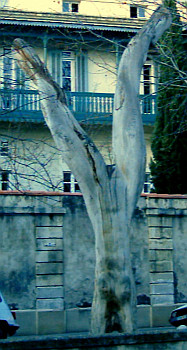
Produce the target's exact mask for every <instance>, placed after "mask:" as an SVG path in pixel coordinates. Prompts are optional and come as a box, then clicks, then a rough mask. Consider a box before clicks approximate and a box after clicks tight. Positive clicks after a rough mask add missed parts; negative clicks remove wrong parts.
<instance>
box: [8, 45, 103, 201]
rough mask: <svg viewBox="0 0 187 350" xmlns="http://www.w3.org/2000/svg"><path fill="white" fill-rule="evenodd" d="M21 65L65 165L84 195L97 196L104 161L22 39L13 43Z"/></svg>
mask: <svg viewBox="0 0 187 350" xmlns="http://www.w3.org/2000/svg"><path fill="white" fill-rule="evenodd" d="M13 48H14V50H15V55H16V59H17V61H18V64H19V65H20V67H21V68H22V69H23V70H24V71H25V73H26V74H27V75H28V76H30V78H31V79H32V80H33V82H34V83H35V85H36V87H37V89H38V90H39V94H40V96H41V106H42V112H43V115H44V118H45V121H46V123H47V125H48V127H49V129H50V130H51V133H52V136H53V138H54V140H55V142H56V144H57V147H58V148H59V149H60V151H61V152H62V156H63V159H64V161H65V162H66V164H67V165H68V166H69V168H70V169H71V171H72V172H73V174H74V175H75V177H76V179H77V181H78V183H79V186H80V188H81V191H82V192H83V194H84V196H86V197H85V200H86V198H90V197H92V198H93V197H95V198H97V189H96V186H95V185H96V184H97V185H99V186H102V183H103V181H104V179H103V175H104V174H105V175H106V176H107V170H106V165H105V162H104V160H103V158H102V156H101V154H100V152H99V151H98V149H97V148H96V146H95V144H94V143H93V142H92V141H91V140H90V138H89V137H88V135H87V134H86V132H85V131H84V130H83V129H82V128H81V126H80V125H79V123H78V122H77V121H76V119H75V118H74V116H73V115H72V113H71V111H70V110H69V108H68V107H67V104H66V96H65V93H64V91H63V89H61V88H60V86H59V85H58V84H57V83H56V82H55V81H53V79H52V77H51V75H50V74H49V72H48V70H47V68H46V67H45V66H44V64H43V63H42V62H41V60H40V58H39V57H38V56H37V55H36V53H35V52H34V50H33V49H32V48H31V47H30V46H29V45H27V43H26V42H24V41H23V40H21V39H15V40H14V43H13Z"/></svg>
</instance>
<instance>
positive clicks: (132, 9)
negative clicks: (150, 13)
mask: <svg viewBox="0 0 187 350" xmlns="http://www.w3.org/2000/svg"><path fill="white" fill-rule="evenodd" d="M130 17H131V18H137V17H138V11H137V7H135V6H130Z"/></svg>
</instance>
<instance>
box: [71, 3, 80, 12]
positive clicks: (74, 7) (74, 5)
mask: <svg viewBox="0 0 187 350" xmlns="http://www.w3.org/2000/svg"><path fill="white" fill-rule="evenodd" d="M71 9H72V12H79V4H72V8H71Z"/></svg>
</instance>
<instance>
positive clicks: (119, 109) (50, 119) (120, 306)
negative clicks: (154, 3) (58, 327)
mask: <svg viewBox="0 0 187 350" xmlns="http://www.w3.org/2000/svg"><path fill="white" fill-rule="evenodd" d="M170 23H171V16H170V13H169V12H168V11H167V10H166V9H165V8H164V7H159V8H158V9H157V11H156V12H155V13H154V14H153V16H152V17H151V19H150V20H149V21H148V22H147V24H146V25H145V26H144V27H143V28H142V29H141V30H140V31H139V33H138V34H137V35H136V36H135V37H134V38H133V39H132V40H131V42H130V43H129V45H128V46H127V48H126V50H125V52H124V54H123V56H122V59H121V62H120V66H119V73H118V81H117V88H116V93H115V108H114V122H113V151H114V156H115V163H116V165H115V166H114V167H113V168H109V167H107V166H106V164H105V162H104V160H103V158H102V156H101V154H100V153H99V151H98V150H97V148H96V146H95V145H94V143H93V142H92V140H90V138H89V137H88V136H87V134H86V133H85V131H84V130H83V129H82V128H81V126H80V125H79V124H78V122H77V121H76V119H75V118H74V117H73V115H72V113H71V112H70V110H69V109H68V107H67V105H66V98H65V94H64V92H63V91H62V89H61V88H60V87H59V86H58V85H57V84H56V83H55V82H54V81H53V80H52V78H51V76H50V74H49V73H48V71H47V69H46V68H45V67H44V65H43V63H42V62H41V61H40V59H39V58H38V56H37V55H36V54H35V53H34V51H33V49H32V48H31V47H30V46H28V45H27V44H26V43H25V42H24V41H23V40H21V39H16V40H15V41H14V50H15V52H16V57H17V60H18V63H19V65H20V67H22V69H23V70H24V71H25V72H26V73H27V74H28V75H29V76H30V78H31V79H32V80H33V81H34V82H35V84H36V86H37V89H38V90H39V93H40V97H41V105H42V111H43V115H44V118H45V120H46V123H47V125H48V127H49V129H50V131H51V134H52V136H53V138H54V141H55V143H56V145H57V147H58V149H59V150H60V151H61V154H62V157H63V160H64V161H65V162H66V163H67V165H68V166H69V168H70V169H71V171H72V172H73V174H74V175H75V177H76V179H77V181H78V183H79V186H80V189H81V191H82V193H83V196H84V200H85V204H86V207H87V211H88V215H89V217H90V219H91V222H92V225H93V229H94V233H95V250H96V268H95V291H94V298H93V305H92V322H91V329H92V332H93V333H110V332H113V331H118V332H131V331H132V330H133V328H134V327H135V317H134V315H135V308H136V297H135V286H134V280H133V275H132V268H131V257H130V247H129V246H130V222H131V218H132V215H133V211H134V208H135V206H136V202H137V200H138V197H139V195H140V193H141V190H142V187H143V182H144V167H145V145H144V136H143V126H142V120H141V114H140V107H139V98H138V96H139V81H140V73H141V69H142V66H143V64H144V62H145V60H146V55H147V51H148V49H149V45H150V43H151V42H152V43H154V42H155V41H156V40H157V39H158V38H159V36H160V35H161V34H162V33H163V32H164V30H165V29H166V28H167V27H169V25H170Z"/></svg>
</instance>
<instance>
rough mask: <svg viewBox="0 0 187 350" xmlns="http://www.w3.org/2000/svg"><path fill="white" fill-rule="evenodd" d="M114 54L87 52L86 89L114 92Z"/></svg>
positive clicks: (115, 72)
mask: <svg viewBox="0 0 187 350" xmlns="http://www.w3.org/2000/svg"><path fill="white" fill-rule="evenodd" d="M116 74H117V71H116V56H115V54H112V53H110V52H107V50H106V51H105V52H99V51H96V50H95V51H90V52H89V53H88V90H89V91H90V92H100V93H114V92H115V86H116Z"/></svg>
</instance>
